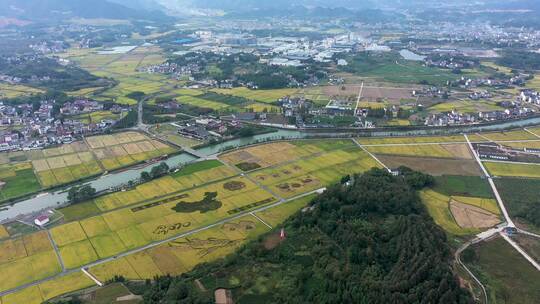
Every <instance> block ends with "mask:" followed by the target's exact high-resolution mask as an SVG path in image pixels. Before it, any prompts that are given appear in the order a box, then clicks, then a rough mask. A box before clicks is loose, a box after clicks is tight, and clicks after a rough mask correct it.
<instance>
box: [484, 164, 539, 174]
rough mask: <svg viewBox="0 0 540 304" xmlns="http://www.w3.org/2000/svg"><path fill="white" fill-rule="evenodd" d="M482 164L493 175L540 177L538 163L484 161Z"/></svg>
mask: <svg viewBox="0 0 540 304" xmlns="http://www.w3.org/2000/svg"><path fill="white" fill-rule="evenodd" d="M484 166H485V167H486V169H487V170H488V171H489V173H490V174H491V175H494V176H521V177H532V178H540V165H536V164H510V163H500V162H488V161H485V162H484Z"/></svg>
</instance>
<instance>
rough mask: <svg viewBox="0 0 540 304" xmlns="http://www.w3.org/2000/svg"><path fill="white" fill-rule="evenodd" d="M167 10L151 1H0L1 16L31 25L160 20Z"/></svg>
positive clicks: (164, 16)
mask: <svg viewBox="0 0 540 304" xmlns="http://www.w3.org/2000/svg"><path fill="white" fill-rule="evenodd" d="M160 9H163V10H164V9H165V8H164V7H162V6H160V5H159V4H157V3H156V2H154V1H152V0H111V1H108V0H0V16H1V17H4V18H17V19H22V20H32V21H55V20H63V19H70V18H106V19H145V20H160V19H162V18H166V17H167V16H166V14H165V13H164V12H163V11H161V10H160Z"/></svg>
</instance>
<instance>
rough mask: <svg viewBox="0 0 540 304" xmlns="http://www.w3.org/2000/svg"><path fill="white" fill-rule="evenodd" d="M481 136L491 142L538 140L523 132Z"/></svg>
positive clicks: (483, 134)
mask: <svg viewBox="0 0 540 304" xmlns="http://www.w3.org/2000/svg"><path fill="white" fill-rule="evenodd" d="M481 135H482V136H484V137H485V138H488V139H489V140H492V141H501V140H533V139H538V137H536V136H534V135H532V134H531V133H529V132H527V131H523V130H519V131H509V132H496V133H481Z"/></svg>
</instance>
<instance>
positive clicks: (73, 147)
mask: <svg viewBox="0 0 540 304" xmlns="http://www.w3.org/2000/svg"><path fill="white" fill-rule="evenodd" d="M176 151H177V149H175V148H173V147H171V146H169V145H166V144H164V143H162V142H159V141H157V140H153V139H150V138H149V137H147V136H145V135H143V134H140V133H137V132H124V133H117V134H114V135H100V136H93V137H87V138H86V139H85V141H77V142H73V143H70V144H64V145H61V146H58V147H54V148H48V149H43V150H29V151H18V152H9V153H0V181H2V182H5V183H6V185H4V187H2V188H0V201H3V200H7V199H12V198H17V197H20V196H22V195H25V194H29V193H34V192H37V191H39V190H41V189H44V188H49V187H53V186H58V185H63V184H67V183H71V182H74V181H78V180H80V179H84V178H88V177H92V176H97V175H99V174H102V173H103V172H105V171H112V170H116V169H120V168H123V167H127V166H130V165H134V164H136V163H140V162H143V161H145V160H148V159H152V158H156V157H160V156H162V155H167V154H172V153H175V152H176Z"/></svg>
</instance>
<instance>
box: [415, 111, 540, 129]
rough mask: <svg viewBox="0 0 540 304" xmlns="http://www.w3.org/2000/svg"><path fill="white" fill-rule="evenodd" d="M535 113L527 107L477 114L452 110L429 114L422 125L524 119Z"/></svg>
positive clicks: (448, 124) (465, 123)
mask: <svg viewBox="0 0 540 304" xmlns="http://www.w3.org/2000/svg"><path fill="white" fill-rule="evenodd" d="M535 113H537V111H535V110H534V109H532V108H528V107H514V108H511V109H505V110H502V111H486V112H478V113H461V112H459V111H457V110H452V111H451V112H447V113H437V114H430V115H429V116H428V117H427V118H426V119H425V122H424V124H425V125H426V126H452V125H467V124H477V123H482V122H490V121H498V120H507V119H517V118H524V117H527V116H530V115H533V114H535Z"/></svg>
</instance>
